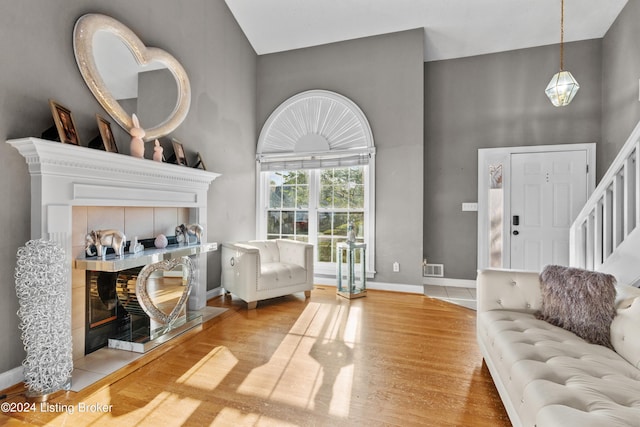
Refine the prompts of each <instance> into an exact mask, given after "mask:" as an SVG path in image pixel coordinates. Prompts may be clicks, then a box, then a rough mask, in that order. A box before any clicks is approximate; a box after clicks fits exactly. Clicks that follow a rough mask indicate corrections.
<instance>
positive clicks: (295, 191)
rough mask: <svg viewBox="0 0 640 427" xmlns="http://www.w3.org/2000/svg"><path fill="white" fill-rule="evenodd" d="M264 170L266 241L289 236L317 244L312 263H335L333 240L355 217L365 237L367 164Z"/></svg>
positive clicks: (360, 235)
mask: <svg viewBox="0 0 640 427" xmlns="http://www.w3.org/2000/svg"><path fill="white" fill-rule="evenodd" d="M265 173H266V174H268V194H269V200H268V207H267V212H266V218H264V219H265V220H266V231H267V238H268V239H277V238H284V239H293V240H299V241H304V242H311V243H313V244H314V245H315V246H316V247H317V251H316V257H317V258H316V261H317V262H320V263H335V262H336V244H337V243H339V242H344V241H346V240H347V227H348V225H349V222H350V221H353V224H354V227H355V231H356V240H357V241H359V242H364V241H365V230H366V227H367V224H365V209H366V206H365V194H366V183H365V166H356V167H346V168H331V169H310V170H293V171H271V172H265Z"/></svg>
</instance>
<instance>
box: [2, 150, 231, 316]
mask: <svg viewBox="0 0 640 427" xmlns="http://www.w3.org/2000/svg"><path fill="white" fill-rule="evenodd" d="M7 144H10V145H12V146H13V147H14V148H16V149H17V150H18V151H19V152H20V154H21V155H22V156H23V157H24V158H25V160H26V163H27V165H28V168H29V174H30V175H31V238H32V239H40V238H43V239H48V240H53V241H56V242H57V243H59V244H60V245H61V246H62V247H63V248H64V249H65V252H66V253H67V257H68V261H69V265H70V266H71V265H72V257H71V254H72V241H71V236H72V207H73V206H124V207H129V206H135V207H185V208H192V209H191V210H190V212H191V213H192V214H191V217H190V218H189V220H190V221H192V222H198V223H199V224H201V225H202V226H203V227H204V228H205V230H208V228H207V224H206V222H207V192H208V189H209V186H210V184H211V183H212V182H213V180H215V179H216V178H217V177H218V176H220V174H217V173H213V172H208V171H205V170H202V169H194V168H188V167H185V166H178V165H174V164H170V163H162V162H155V161H153V160H148V159H140V158H135V157H131V156H127V155H123V154H118V153H110V152H105V151H101V150H95V149H91V148H87V147H81V146H76V145H70V144H61V143H59V142H54V141H47V140H43V139H38V138H23V139H13V140H9V141H7ZM198 264H201V265H199V266H198V267H199V268H201V270H200V273H201V277H203V276H204V279H201V280H200V281H199V282H200V283H199V286H196V287H195V288H194V289H193V291H192V294H191V297H190V300H189V307H190V309H194V310H198V309H201V308H202V307H204V306H205V305H206V262H200V263H198ZM202 269H204V271H203V270H202ZM203 273H204V274H203ZM196 288H197V289H196Z"/></svg>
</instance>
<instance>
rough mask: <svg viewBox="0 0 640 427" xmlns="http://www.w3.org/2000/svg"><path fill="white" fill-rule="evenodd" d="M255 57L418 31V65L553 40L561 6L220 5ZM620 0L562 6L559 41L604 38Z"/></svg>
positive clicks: (273, 1)
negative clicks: (421, 41)
mask: <svg viewBox="0 0 640 427" xmlns="http://www.w3.org/2000/svg"><path fill="white" fill-rule="evenodd" d="M225 1H226V3H227V5H228V6H229V9H230V10H231V12H232V13H233V15H234V16H235V18H236V20H237V21H238V24H239V25H240V27H241V28H242V30H243V31H244V33H245V34H246V36H247V38H248V39H249V42H250V43H251V45H252V46H253V48H254V49H255V51H256V52H257V53H258V54H259V55H263V54H268V53H274V52H281V51H287V50H292V49H298V48H304V47H310V46H317V45H322V44H327V43H333V42H338V41H343V40H350V39H356V38H361V37H367V36H373V35H379V34H386V33H392V32H396V31H404V30H410V29H414V28H424V32H425V53H424V55H425V56H424V57H425V61H436V60H442V59H452V58H460V57H465V56H474V55H482V54H487V53H495V52H503V51H508V50H514V49H522V48H528V47H535V46H544V45H550V44H556V43H558V42H559V41H560V0H225ZM626 3H627V0H565V42H571V41H578V40H588V39H594V38H601V37H603V36H604V35H605V34H606V32H607V30H608V29H609V27H610V26H611V24H612V23H613V22H614V21H615V19H616V17H617V16H618V14H619V13H620V11H621V10H622V8H623V7H624V6H625V4H626Z"/></svg>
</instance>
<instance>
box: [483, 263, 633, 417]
mask: <svg viewBox="0 0 640 427" xmlns="http://www.w3.org/2000/svg"><path fill="white" fill-rule="evenodd" d="M538 276H539V275H538V273H533V272H523V271H513V270H483V271H479V272H478V277H477V295H478V317H477V329H478V344H479V346H480V350H481V352H482V355H483V357H484V360H485V362H486V364H487V367H488V368H489V371H490V372H491V376H492V377H493V380H494V382H495V385H496V388H497V389H498V392H499V393H500V397H501V398H502V402H503V403H504V406H505V408H506V410H507V413H508V414H509V418H510V420H511V422H512V424H513V425H514V426H537V427H547V426H558V427H560V426H562V427H569V426H580V427H592V426H593V427H596V426H597V427H605V426H606V427H613V426H640V289H638V288H633V287H630V286H620V285H619V286H618V287H617V288H616V290H617V298H616V307H617V315H616V317H615V318H614V319H613V322H612V324H611V343H612V344H613V347H614V348H615V351H614V350H611V349H609V348H607V347H604V346H599V345H595V344H589V343H587V342H586V341H584V340H583V339H582V338H579V337H578V336H576V335H575V334H573V333H572V332H569V331H566V330H564V329H562V328H559V327H556V326H553V325H551V324H549V323H547V322H544V321H542V320H538V319H536V318H535V317H534V312H535V311H536V310H538V309H539V308H540V305H541V301H542V297H541V292H540V282H539V278H538Z"/></svg>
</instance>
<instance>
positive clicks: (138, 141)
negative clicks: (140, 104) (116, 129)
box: [129, 114, 145, 159]
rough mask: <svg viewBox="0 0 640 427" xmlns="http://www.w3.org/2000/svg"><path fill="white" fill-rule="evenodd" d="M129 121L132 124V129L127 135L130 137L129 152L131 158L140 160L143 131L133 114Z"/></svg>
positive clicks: (142, 156)
mask: <svg viewBox="0 0 640 427" xmlns="http://www.w3.org/2000/svg"><path fill="white" fill-rule="evenodd" d="M131 121H132V122H133V127H132V128H131V130H130V131H129V134H130V135H131V145H130V147H129V152H130V153H131V155H132V156H133V157H140V158H141V159H142V158H144V141H143V140H142V137H143V136H144V135H145V131H144V129H142V128H141V127H140V121H139V120H138V116H136V115H135V114H133V115H132V116H131Z"/></svg>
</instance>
